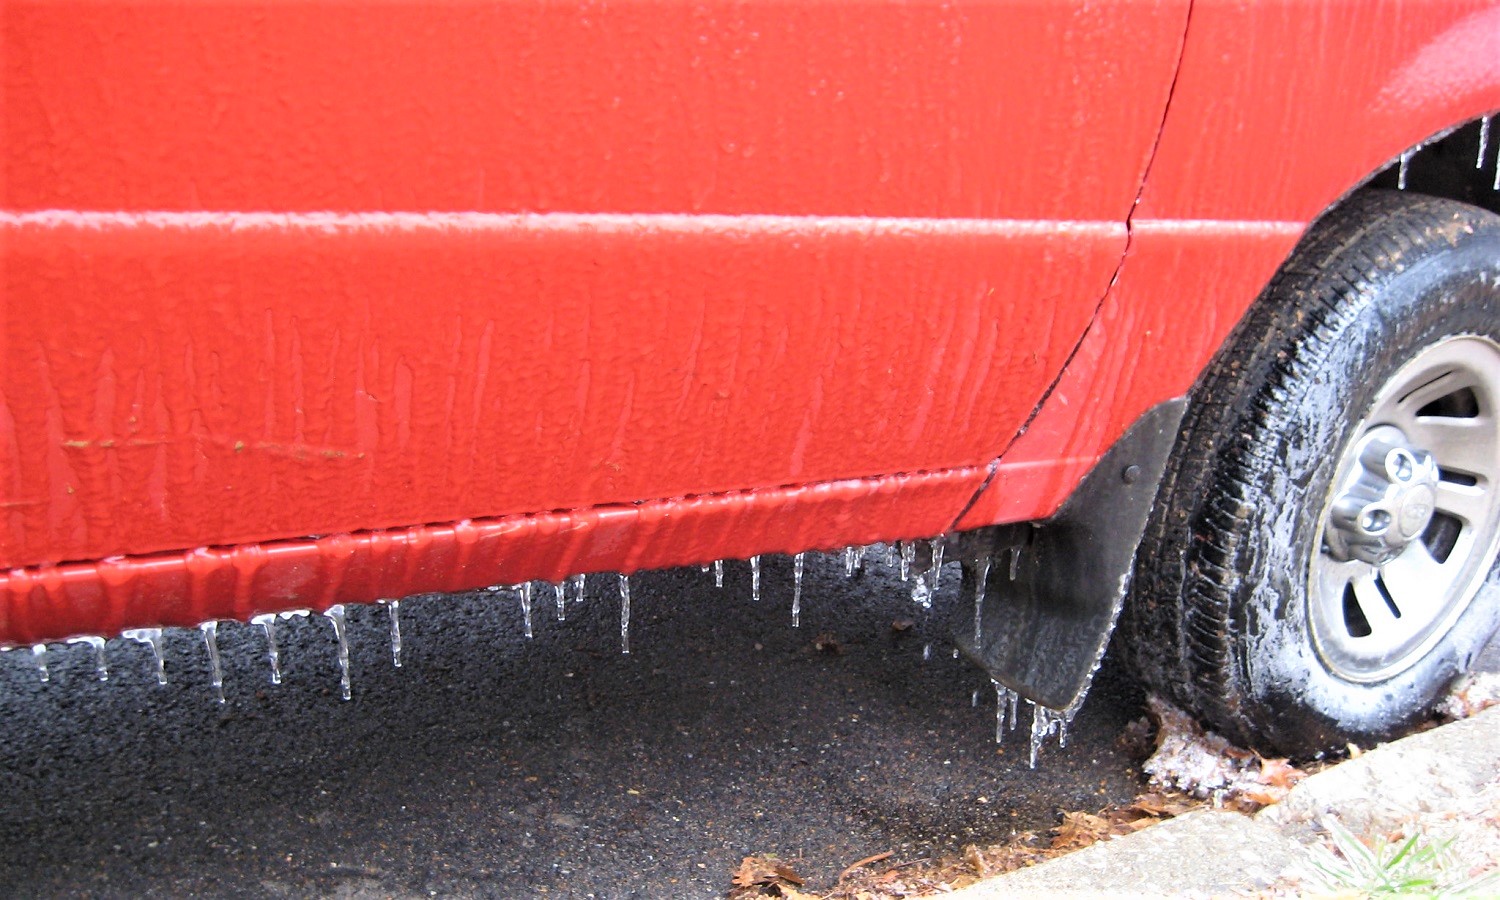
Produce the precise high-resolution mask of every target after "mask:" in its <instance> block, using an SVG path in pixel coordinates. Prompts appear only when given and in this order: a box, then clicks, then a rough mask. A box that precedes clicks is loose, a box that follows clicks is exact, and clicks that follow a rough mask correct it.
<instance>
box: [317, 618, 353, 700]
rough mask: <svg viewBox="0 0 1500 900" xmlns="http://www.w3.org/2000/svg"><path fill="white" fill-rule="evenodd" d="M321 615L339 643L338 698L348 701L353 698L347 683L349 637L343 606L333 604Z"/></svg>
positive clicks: (351, 690)
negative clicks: (330, 626)
mask: <svg viewBox="0 0 1500 900" xmlns="http://www.w3.org/2000/svg"><path fill="white" fill-rule="evenodd" d="M323 615H325V616H327V617H328V624H330V625H332V626H333V636H334V637H335V638H337V639H338V642H339V696H341V697H343V698H344V699H345V700H348V699H349V698H351V697H352V696H354V690H353V686H352V685H351V684H350V681H349V635H348V630H347V629H346V628H345V626H344V604H342V603H335V604H334V605H333V606H330V607H328V608H327V609H325V610H323Z"/></svg>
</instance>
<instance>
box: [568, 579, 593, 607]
mask: <svg viewBox="0 0 1500 900" xmlns="http://www.w3.org/2000/svg"><path fill="white" fill-rule="evenodd" d="M587 582H588V576H587V575H574V576H573V577H572V578H569V579H568V583H569V584H571V585H573V602H574V603H582V602H583V589H584V586H585V585H586V584H587Z"/></svg>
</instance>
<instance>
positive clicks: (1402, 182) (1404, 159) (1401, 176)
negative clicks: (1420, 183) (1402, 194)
mask: <svg viewBox="0 0 1500 900" xmlns="http://www.w3.org/2000/svg"><path fill="white" fill-rule="evenodd" d="M1414 155H1415V151H1412V150H1406V151H1404V152H1403V153H1402V154H1401V168H1400V169H1399V170H1397V172H1396V190H1398V191H1404V190H1406V173H1407V170H1408V169H1410V168H1411V158H1412V156H1414Z"/></svg>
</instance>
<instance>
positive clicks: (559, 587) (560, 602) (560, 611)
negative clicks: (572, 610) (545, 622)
mask: <svg viewBox="0 0 1500 900" xmlns="http://www.w3.org/2000/svg"><path fill="white" fill-rule="evenodd" d="M552 598H553V599H554V600H556V601H557V621H559V622H566V621H568V594H567V587H566V586H565V585H564V584H563V583H562V582H561V581H554V582H553V583H552Z"/></svg>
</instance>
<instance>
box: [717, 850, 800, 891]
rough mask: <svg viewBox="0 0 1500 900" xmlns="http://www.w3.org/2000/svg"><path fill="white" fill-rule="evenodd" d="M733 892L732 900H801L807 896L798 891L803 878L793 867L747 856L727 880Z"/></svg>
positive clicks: (774, 860) (758, 857) (771, 859)
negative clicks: (778, 899)
mask: <svg viewBox="0 0 1500 900" xmlns="http://www.w3.org/2000/svg"><path fill="white" fill-rule="evenodd" d="M730 880H731V881H733V882H734V885H735V887H734V889H733V890H731V891H730V892H729V896H730V897H731V898H741V897H785V898H787V900H802V898H806V897H808V896H809V895H807V894H803V893H802V892H800V891H798V890H797V888H799V887H802V883H803V882H802V878H801V877H800V876H798V875H797V873H796V872H795V871H793V869H792V867H791V866H789V865H787V864H786V863H784V862H782V861H781V860H779V859H776V858H775V857H772V856H747V857H745V858H744V859H743V860H741V861H740V867H739V868H738V869H736V870H735V873H734V876H733V877H732V878H731V879H730Z"/></svg>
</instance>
